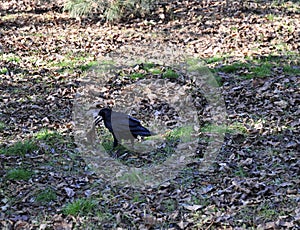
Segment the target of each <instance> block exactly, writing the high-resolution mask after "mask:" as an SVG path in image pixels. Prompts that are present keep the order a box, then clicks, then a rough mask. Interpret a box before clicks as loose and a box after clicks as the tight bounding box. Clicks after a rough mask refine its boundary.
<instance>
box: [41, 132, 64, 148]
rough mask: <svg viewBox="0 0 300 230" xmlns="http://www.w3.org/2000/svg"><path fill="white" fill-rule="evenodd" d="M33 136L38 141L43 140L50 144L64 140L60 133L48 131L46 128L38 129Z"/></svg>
mask: <svg viewBox="0 0 300 230" xmlns="http://www.w3.org/2000/svg"><path fill="white" fill-rule="evenodd" d="M35 138H36V139H37V140H40V141H45V142H47V143H48V144H51V145H52V144H56V143H58V142H62V141H63V140H64V139H63V136H62V135H61V134H60V133H58V132H54V131H50V130H47V129H43V130H41V131H39V132H38V133H36V134H35Z"/></svg>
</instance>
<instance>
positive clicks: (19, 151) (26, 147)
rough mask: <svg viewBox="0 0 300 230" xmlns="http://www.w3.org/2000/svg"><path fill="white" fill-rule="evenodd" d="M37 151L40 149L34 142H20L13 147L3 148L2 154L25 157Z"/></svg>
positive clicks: (0, 152)
mask: <svg viewBox="0 0 300 230" xmlns="http://www.w3.org/2000/svg"><path fill="white" fill-rule="evenodd" d="M36 149H38V146H37V145H36V143H35V142H33V141H28V140H27V141H24V142H21V141H18V142H16V143H15V144H14V145H12V146H9V147H5V148H1V149H0V154H4V155H16V156H25V154H27V153H30V152H33V151H35V150H36Z"/></svg>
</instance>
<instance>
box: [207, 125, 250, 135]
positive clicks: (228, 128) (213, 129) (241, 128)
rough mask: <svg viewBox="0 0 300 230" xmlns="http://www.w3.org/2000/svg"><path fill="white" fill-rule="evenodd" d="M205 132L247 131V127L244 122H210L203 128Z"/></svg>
mask: <svg viewBox="0 0 300 230" xmlns="http://www.w3.org/2000/svg"><path fill="white" fill-rule="evenodd" d="M201 132H203V133H219V134H225V133H247V129H246V127H245V126H244V125H243V124H242V123H238V122H235V123H233V124H230V125H214V124H208V125H205V126H203V127H202V128H201Z"/></svg>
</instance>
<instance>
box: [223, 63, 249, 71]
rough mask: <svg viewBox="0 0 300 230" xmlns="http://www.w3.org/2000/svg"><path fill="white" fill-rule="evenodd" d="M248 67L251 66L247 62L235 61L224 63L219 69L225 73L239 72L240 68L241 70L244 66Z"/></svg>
mask: <svg viewBox="0 0 300 230" xmlns="http://www.w3.org/2000/svg"><path fill="white" fill-rule="evenodd" d="M247 67H249V65H248V64H246V63H233V64H231V65H224V66H222V67H220V68H219V70H220V71H222V72H225V73H234V72H237V71H238V70H241V69H242V68H247Z"/></svg>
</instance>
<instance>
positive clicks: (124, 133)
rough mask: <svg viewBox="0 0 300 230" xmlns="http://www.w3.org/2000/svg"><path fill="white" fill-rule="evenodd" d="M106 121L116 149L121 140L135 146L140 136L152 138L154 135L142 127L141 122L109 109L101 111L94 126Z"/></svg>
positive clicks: (105, 123)
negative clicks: (135, 140) (128, 141)
mask: <svg viewBox="0 0 300 230" xmlns="http://www.w3.org/2000/svg"><path fill="white" fill-rule="evenodd" d="M102 120H103V121H104V125H105V127H106V128H107V129H108V130H109V132H111V134H112V135H113V137H114V144H113V146H114V147H116V146H118V144H119V141H121V140H130V141H131V144H132V145H133V141H134V139H136V138H137V137H138V136H141V137H146V136H151V135H152V133H151V132H150V131H149V130H148V129H146V128H145V127H143V126H142V125H141V122H140V121H139V120H138V119H136V118H134V117H131V116H129V115H127V114H125V113H120V112H114V111H112V110H111V109H109V108H104V109H101V110H100V111H99V113H98V116H96V117H95V119H94V125H95V126H96V125H98V124H99V123H100V122H101V121H102Z"/></svg>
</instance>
